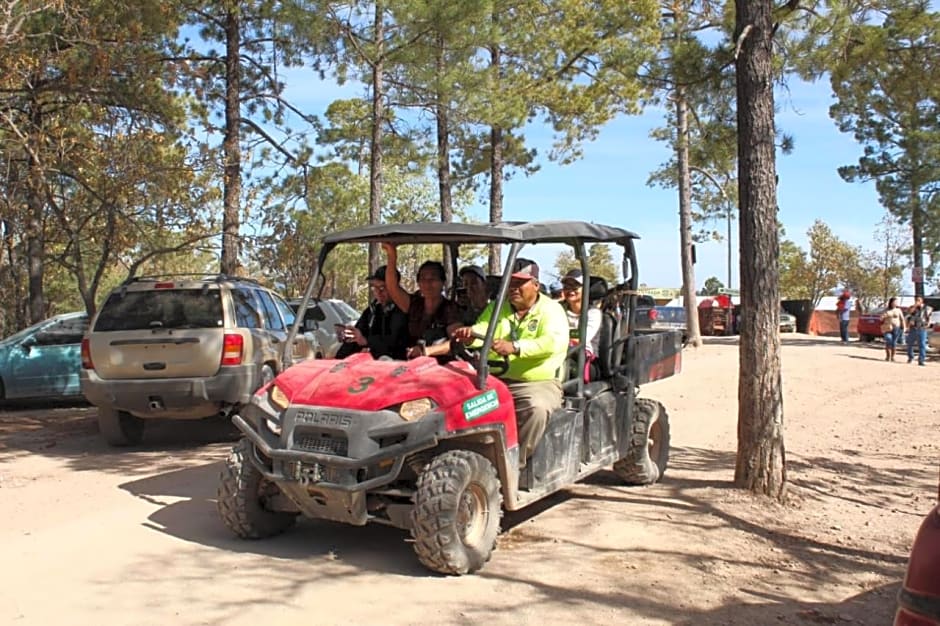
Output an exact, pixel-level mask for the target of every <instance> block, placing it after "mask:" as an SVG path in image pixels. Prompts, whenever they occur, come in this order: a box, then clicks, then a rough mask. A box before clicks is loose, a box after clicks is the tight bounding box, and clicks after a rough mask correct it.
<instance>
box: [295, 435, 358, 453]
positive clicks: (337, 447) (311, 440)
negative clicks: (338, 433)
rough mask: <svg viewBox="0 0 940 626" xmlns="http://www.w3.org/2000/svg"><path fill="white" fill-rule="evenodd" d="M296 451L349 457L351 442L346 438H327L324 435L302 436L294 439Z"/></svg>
mask: <svg viewBox="0 0 940 626" xmlns="http://www.w3.org/2000/svg"><path fill="white" fill-rule="evenodd" d="M293 449H294V450H303V451H304V452H319V453H320V454H332V455H335V456H347V455H348V453H349V442H347V441H346V439H344V438H338V437H327V436H324V435H300V436H298V437H295V438H294V445H293Z"/></svg>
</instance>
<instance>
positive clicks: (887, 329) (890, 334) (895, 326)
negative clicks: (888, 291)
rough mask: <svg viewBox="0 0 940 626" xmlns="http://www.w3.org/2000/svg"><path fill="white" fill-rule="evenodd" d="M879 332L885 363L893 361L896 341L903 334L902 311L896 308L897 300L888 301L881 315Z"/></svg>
mask: <svg viewBox="0 0 940 626" xmlns="http://www.w3.org/2000/svg"><path fill="white" fill-rule="evenodd" d="M881 332H882V334H883V335H884V340H885V361H893V360H894V352H895V350H896V349H897V345H898V339H899V338H900V337H901V334H902V333H903V332H904V311H902V310H901V307H899V306H898V299H897V298H891V299H890V300H888V308H886V309H885V312H884V313H882V314H881Z"/></svg>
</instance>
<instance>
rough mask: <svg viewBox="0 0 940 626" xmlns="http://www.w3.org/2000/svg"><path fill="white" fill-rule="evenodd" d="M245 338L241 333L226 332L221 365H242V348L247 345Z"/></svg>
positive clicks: (223, 340) (223, 339)
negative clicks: (231, 333) (230, 333)
mask: <svg viewBox="0 0 940 626" xmlns="http://www.w3.org/2000/svg"><path fill="white" fill-rule="evenodd" d="M244 342H245V340H244V339H242V336H241V335H229V334H226V335H225V336H224V337H223V338H222V362H221V365H241V364H242V348H244V346H245V343H244Z"/></svg>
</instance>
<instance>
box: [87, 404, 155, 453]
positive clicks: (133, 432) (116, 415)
mask: <svg viewBox="0 0 940 626" xmlns="http://www.w3.org/2000/svg"><path fill="white" fill-rule="evenodd" d="M98 430H99V431H100V432H101V436H102V437H104V440H105V441H107V442H108V443H109V444H110V445H112V446H121V447H123V446H135V445H137V444H139V443H140V442H141V440H142V439H143V438H144V420H143V419H141V418H139V417H137V416H135V415H131V414H130V413H128V412H127V411H118V410H117V409H111V408H106V407H101V406H99V407H98Z"/></svg>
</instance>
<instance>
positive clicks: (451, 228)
mask: <svg viewBox="0 0 940 626" xmlns="http://www.w3.org/2000/svg"><path fill="white" fill-rule="evenodd" d="M631 239H639V236H638V235H637V234H636V233H633V232H630V231H628V230H624V229H622V228H617V227H614V226H604V225H602V224H592V223H589V222H579V221H569V220H555V221H544V222H498V223H492V224H489V223H487V224H464V223H458V222H450V223H441V222H419V223H413V224H374V225H372V226H363V227H362V228H353V229H351V230H345V231H341V232H336V233H332V234H330V235H327V236H326V237H324V238H323V243H324V244H325V245H326V246H327V247H330V248H332V247H333V246H335V245H336V244H340V243H372V242H380V241H387V242H389V243H394V244H407V243H418V244H421V243H471V244H472V243H509V244H511V243H517V242H518V243H568V244H573V243H575V242H578V241H581V242H592V243H595V242H596V243H619V244H621V245H626V244H627V243H628V242H629V241H630V240H631Z"/></svg>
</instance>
